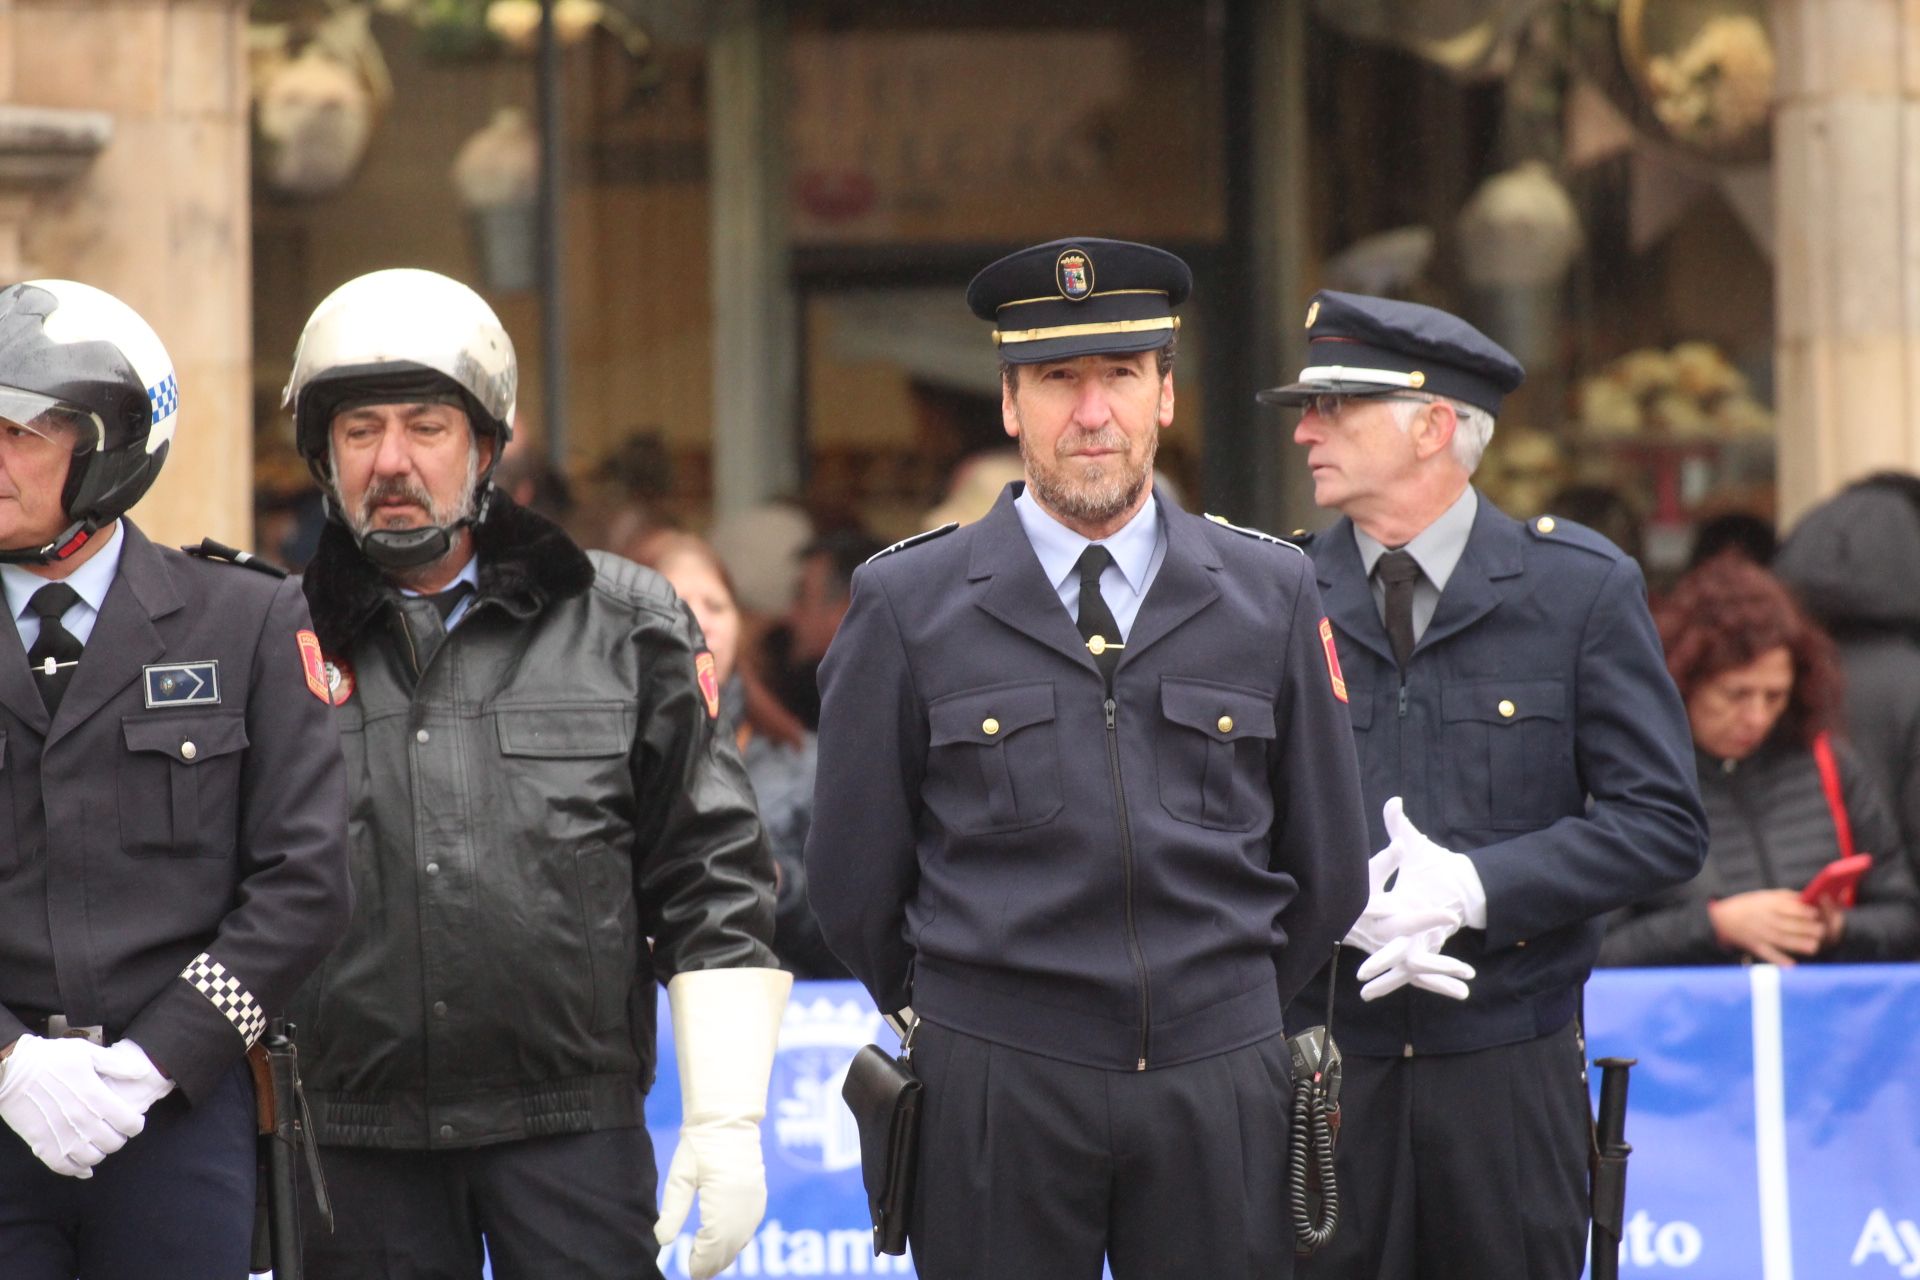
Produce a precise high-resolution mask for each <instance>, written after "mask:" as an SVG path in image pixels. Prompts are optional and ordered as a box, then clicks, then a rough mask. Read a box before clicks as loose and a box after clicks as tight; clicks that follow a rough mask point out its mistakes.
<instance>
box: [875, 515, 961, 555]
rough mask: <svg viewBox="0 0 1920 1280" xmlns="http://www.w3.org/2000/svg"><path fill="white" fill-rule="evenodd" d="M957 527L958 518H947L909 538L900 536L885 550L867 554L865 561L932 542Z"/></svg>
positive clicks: (958, 524) (958, 525)
mask: <svg viewBox="0 0 1920 1280" xmlns="http://www.w3.org/2000/svg"><path fill="white" fill-rule="evenodd" d="M959 527H960V522H959V521H958V520H949V521H948V522H947V523H946V524H943V525H941V526H940V527H939V528H938V529H929V530H927V531H926V532H925V533H916V534H914V535H913V536H912V537H911V538H902V539H900V541H898V542H896V543H894V544H893V545H892V546H890V547H887V548H886V549H885V550H882V551H876V552H874V553H873V554H872V555H870V556H868V557H867V563H868V564H872V563H873V562H874V561H875V560H878V559H879V558H880V557H881V556H890V555H892V554H893V553H894V552H896V551H905V550H906V549H907V548H908V547H917V546H919V545H920V544H921V543H923V542H932V541H933V540H934V539H935V538H944V537H946V536H947V535H948V534H950V533H952V532H953V531H954V530H955V529H958V528H959Z"/></svg>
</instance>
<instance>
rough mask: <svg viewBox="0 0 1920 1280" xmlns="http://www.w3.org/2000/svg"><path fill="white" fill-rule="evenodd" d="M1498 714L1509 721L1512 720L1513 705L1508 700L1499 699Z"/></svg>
mask: <svg viewBox="0 0 1920 1280" xmlns="http://www.w3.org/2000/svg"><path fill="white" fill-rule="evenodd" d="M1500 714H1501V715H1503V716H1505V717H1506V718H1507V719H1509V720H1511V719H1513V703H1512V702H1511V701H1510V700H1508V699H1506V698H1502V699H1500Z"/></svg>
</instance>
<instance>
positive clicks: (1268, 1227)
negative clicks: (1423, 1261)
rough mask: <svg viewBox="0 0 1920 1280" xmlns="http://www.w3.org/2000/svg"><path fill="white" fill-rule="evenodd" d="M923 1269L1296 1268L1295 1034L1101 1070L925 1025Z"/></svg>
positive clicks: (1011, 1273)
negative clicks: (1188, 1057)
mask: <svg viewBox="0 0 1920 1280" xmlns="http://www.w3.org/2000/svg"><path fill="white" fill-rule="evenodd" d="M913 1061H914V1066H915V1068H916V1069H917V1071H918V1073H919V1075H920V1078H921V1080H922V1081H923V1082H924V1084H925V1088H926V1094H925V1098H924V1101H923V1104H922V1111H921V1131H920V1167H919V1171H918V1185H917V1188H916V1191H915V1194H914V1204H913V1211H912V1214H911V1216H910V1217H909V1219H908V1240H909V1243H910V1245H911V1248H912V1252H913V1261H914V1266H915V1268H916V1270H917V1271H918V1273H919V1275H920V1276H921V1277H923V1280H980V1278H981V1277H987V1276H991V1277H993V1280H1099V1276H1100V1265H1101V1260H1102V1258H1103V1257H1104V1258H1105V1259H1107V1260H1108V1261H1109V1262H1110V1263H1111V1265H1112V1267H1113V1274H1114V1278H1115V1280H1167V1278H1168V1277H1175V1276H1205V1277H1207V1278H1208V1280H1240V1278H1242V1277H1244V1278H1246V1280H1254V1278H1255V1277H1257V1278H1258V1280H1286V1277H1289V1276H1291V1275H1292V1274H1293V1233H1292V1229H1291V1226H1290V1223H1289V1219H1288V1217H1287V1212H1286V1204H1285V1185H1286V1170H1285V1166H1286V1157H1287V1110H1286V1100H1287V1094H1288V1087H1289V1079H1290V1073H1289V1069H1288V1065H1287V1050H1286V1041H1285V1038H1284V1037H1283V1036H1280V1035H1278V1034H1275V1035H1274V1036H1272V1037H1270V1038H1269V1039H1267V1040H1263V1041H1261V1042H1260V1043H1258V1044H1254V1045H1250V1046H1248V1047H1247V1048H1244V1049H1238V1050H1235V1051H1233V1052H1231V1053H1224V1054H1220V1055H1219V1056H1217V1057H1213V1058H1207V1059H1204V1060H1202V1061H1199V1062H1192V1063H1187V1064H1184V1065H1181V1066H1176V1067H1163V1068H1159V1069H1157V1070H1151V1071H1139V1072H1127V1071H1102V1070H1098V1069H1096V1068H1092V1067H1082V1066H1074V1065H1072V1064H1069V1063H1064V1062H1058V1061H1055V1060H1053V1059H1050V1058H1042V1057H1038V1056H1036V1055H1034V1054H1030V1053H1023V1052H1021V1051H1019V1050H1017V1049H1010V1048H1007V1047H1006V1046H1004V1045H997V1044H992V1043H989V1042H988V1041H985V1040H979V1039H976V1038H974V1037H972V1036H967V1035H962V1034H960V1033H958V1032H956V1031H952V1030H950V1029H948V1028H945V1027H941V1026H937V1025H934V1024H932V1023H922V1025H921V1027H920V1031H919V1035H918V1037H917V1038H916V1040H915V1043H914V1051H913Z"/></svg>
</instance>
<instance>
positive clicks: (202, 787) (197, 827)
mask: <svg viewBox="0 0 1920 1280" xmlns="http://www.w3.org/2000/svg"><path fill="white" fill-rule="evenodd" d="M121 731H122V733H123V735H124V736H125V739H126V745H127V750H126V754H125V755H124V756H122V757H121V759H120V768H119V793H120V794H119V800H120V804H119V809H120V846H121V848H122V849H124V850H125V851H126V852H127V854H128V855H129V856H131V857H135V858H161V857H170V858H226V857H231V856H232V855H233V850H234V846H235V843H236V840H237V837H238V827H239V822H240V760H241V755H240V753H241V752H242V751H244V750H245V749H246V746H247V722H246V713H245V712H243V711H213V712H200V713H197V714H194V715H133V716H125V717H123V718H122V720H121Z"/></svg>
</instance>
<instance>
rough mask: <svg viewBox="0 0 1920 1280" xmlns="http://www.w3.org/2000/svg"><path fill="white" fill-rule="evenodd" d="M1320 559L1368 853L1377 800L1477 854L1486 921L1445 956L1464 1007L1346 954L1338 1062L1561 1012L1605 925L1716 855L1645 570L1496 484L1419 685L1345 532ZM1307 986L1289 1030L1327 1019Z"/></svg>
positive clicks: (1493, 1033)
mask: <svg viewBox="0 0 1920 1280" xmlns="http://www.w3.org/2000/svg"><path fill="white" fill-rule="evenodd" d="M1310 551H1311V554H1312V556H1313V559H1314V564H1315V567H1316V569H1317V571H1318V576H1319V580H1320V589H1321V592H1322V594H1323V595H1324V597H1325V599H1326V602H1327V610H1328V613H1329V614H1330V616H1331V617H1332V620H1333V626H1334V630H1335V633H1336V634H1337V637H1338V643H1339V649H1340V663H1341V666H1342V667H1343V669H1344V670H1345V672H1346V678H1347V691H1348V695H1349V696H1350V698H1351V699H1352V701H1351V703H1350V710H1351V711H1352V714H1353V736H1354V741H1355V743H1356V744H1357V746H1358V748H1359V752H1360V774H1361V780H1362V785H1363V787H1364V789H1365V791H1366V800H1367V821H1368V824H1369V826H1370V829H1371V831H1372V844H1371V846H1370V847H1371V848H1374V849H1379V848H1382V847H1384V846H1385V845H1386V842H1387V836H1386V830H1385V825H1384V821H1383V819H1382V818H1381V816H1380V809H1381V806H1382V805H1383V804H1384V803H1385V802H1386V800H1387V799H1388V797H1390V796H1396V795H1397V796H1403V797H1404V798H1405V801H1406V813H1407V817H1408V818H1409V819H1411V820H1412V821H1413V823H1414V825H1415V826H1417V827H1419V828H1420V830H1421V831H1423V832H1425V833H1426V835H1427V836H1429V837H1430V838H1432V839H1433V840H1434V841H1435V842H1436V843H1438V844H1440V845H1442V846H1444V847H1446V848H1448V849H1452V850H1454V851H1456V852H1459V853H1464V854H1467V855H1468V856H1469V857H1471V858H1472V859H1473V864H1474V867H1475V869H1476V870H1478V872H1479V873H1480V880H1481V883H1482V884H1484V885H1485V886H1486V891H1487V927H1486V929H1485V930H1484V931H1483V930H1478V929H1463V930H1461V931H1460V932H1459V933H1457V934H1455V935H1454V937H1453V938H1452V939H1451V940H1449V942H1448V944H1447V947H1446V953H1447V954H1448V955H1453V956H1458V957H1460V958H1461V959H1463V960H1465V961H1466V962H1467V963H1468V964H1471V965H1472V966H1473V967H1474V969H1475V970H1476V971H1477V976H1476V977H1475V978H1474V979H1473V981H1472V982H1471V983H1469V987H1470V992H1471V994H1470V995H1469V997H1468V999H1467V1000H1466V1001H1464V1002H1456V1001H1453V1000H1449V999H1446V998H1444V997H1442V996H1437V995H1433V994H1430V993H1428V992H1424V991H1417V990H1415V989H1414V988H1412V987H1403V988H1401V989H1400V990H1399V991H1397V992H1395V993H1394V994H1392V995H1390V996H1387V997H1386V998H1384V999H1381V1000H1378V1001H1374V1002H1372V1003H1363V1002H1362V1001H1361V999H1360V992H1359V987H1358V985H1357V983H1356V982H1355V980H1354V970H1355V969H1356V968H1357V967H1358V965H1359V962H1360V961H1361V960H1363V959H1365V956H1364V955H1363V954H1362V953H1361V952H1359V951H1357V950H1354V949H1353V948H1342V950H1341V953H1340V984H1339V991H1338V995H1337V997H1336V998H1337V1001H1338V1004H1337V1007H1336V1011H1335V1023H1334V1025H1335V1028H1336V1031H1335V1035H1336V1037H1337V1038H1338V1040H1339V1043H1340V1048H1341V1050H1342V1051H1343V1052H1346V1053H1361V1054H1394V1055H1401V1054H1406V1053H1408V1052H1414V1053H1422V1052H1426V1053H1434V1052H1438V1053H1453V1052H1459V1051H1462V1050H1469V1049H1480V1048H1487V1047H1490V1046H1493V1045H1501V1044H1511V1043H1516V1042H1519V1041H1522V1040H1530V1039H1533V1038H1535V1037H1537V1036H1542V1035H1546V1034H1548V1033H1550V1032H1553V1031H1556V1030H1558V1029H1559V1028H1560V1027H1562V1026H1564V1025H1566V1023H1567V1022H1568V1020H1570V1019H1571V1018H1572V1017H1573V1015H1574V1012H1575V1010H1576V1007H1577V1005H1578V1001H1579V994H1580V989H1581V987H1582V986H1583V985H1584V984H1585V982H1586V980H1587V974H1588V972H1589V971H1590V970H1591V969H1592V967H1593V961H1594V958H1595V956H1596V955H1597V954H1598V952H1599V947H1600V936H1601V934H1602V933H1603V932H1604V931H1605V930H1604V922H1603V920H1602V919H1601V917H1602V916H1603V915H1604V914H1605V913H1606V912H1608V911H1611V910H1613V909H1614V908H1616V907H1620V906H1624V905H1625V904H1627V903H1629V902H1634V901H1637V900H1638V899H1641V898H1644V897H1646V896H1647V895H1648V894H1651V893H1655V892H1657V891H1659V890H1661V889H1665V888H1667V887H1669V886H1671V885H1674V884H1678V883H1681V882H1683V881H1685V880H1688V879H1690V878H1692V876H1693V875H1694V874H1695V873H1696V872H1698V871H1699V869H1700V866H1701V864H1702V862H1703V861H1704V860H1705V858H1706V852H1707V827H1706V816H1705V814H1704V813H1703V811H1702V809H1701V805H1700V796H1699V790H1698V787H1697V784H1696V781H1695V774H1694V762H1693V738H1692V733H1691V730H1690V729H1689V728H1688V724H1687V715H1686V709H1685V707H1684V706H1683V705H1682V704H1681V701H1680V695H1679V692H1678V690H1676V689H1675V688H1674V685H1673V680H1672V679H1671V678H1670V677H1669V676H1668V675H1667V668H1666V661H1665V659H1664V657H1663V656H1662V654H1661V649H1660V639H1659V636H1658V635H1657V633H1656V632H1655V631H1654V627H1653V620H1652V619H1651V618H1650V617H1649V616H1648V613H1647V606H1646V588H1645V585H1644V583H1643V582H1642V581H1641V577H1640V570H1639V567H1638V566H1637V565H1636V564H1634V562H1633V561H1632V560H1631V559H1629V558H1628V557H1627V556H1626V555H1624V554H1623V553H1622V552H1621V551H1620V550H1619V549H1618V548H1617V547H1615V546H1614V545H1613V544H1612V543H1611V542H1608V541H1607V540H1606V539H1605V538H1603V537H1601V536H1600V535H1599V534H1597V533H1594V532H1593V531H1592V530H1589V529H1586V528H1583V527H1582V526H1580V525H1577V524H1574V523H1572V522H1570V521H1566V520H1552V519H1549V518H1546V517H1542V518H1541V519H1540V520H1538V521H1535V522H1533V523H1531V524H1523V523H1521V522H1520V521H1518V520H1515V519H1514V518H1513V517H1511V516H1508V515H1506V514H1505V513H1504V512H1502V511H1500V510H1499V509H1498V508H1497V507H1495V506H1494V505H1493V504H1492V503H1491V502H1488V501H1487V500H1486V499H1485V498H1484V497H1482V498H1481V499H1480V504H1479V510H1478V512H1477V514H1476V515H1475V517H1474V522H1473V532H1472V533H1471V534H1470V535H1469V537H1468V539H1467V548H1466V552H1465V553H1464V554H1463V555H1462V556H1461V558H1460V563H1459V565H1458V566H1457V567H1456V568H1455V569H1454V571H1453V576H1452V577H1451V578H1449V579H1448V581H1447V586H1446V590H1445V591H1443V592H1441V595H1440V602H1439V606H1438V607H1437V608H1436V609H1435V610H1434V615H1433V621H1432V622H1431V623H1430V624H1428V627H1427V630H1426V632H1425V633H1424V634H1423V635H1422V636H1421V637H1420V643H1419V645H1418V646H1417V647H1416V648H1415V649H1414V652H1413V656H1412V659H1411V660H1410V662H1409V663H1408V670H1407V672H1406V679H1405V682H1404V683H1403V682H1402V680H1401V673H1400V671H1399V669H1398V667H1396V666H1395V664H1394V661H1393V648H1392V645H1391V644H1390V643H1389V642H1388V640H1387V632H1386V627H1385V626H1384V625H1383V624H1382V622H1381V620H1380V612H1379V610H1378V608H1377V607H1376V606H1375V604H1374V601H1373V594H1372V591H1371V590H1370V588H1369V586H1368V583H1367V579H1366V575H1365V572H1364V570H1363V569H1362V568H1361V561H1360V551H1359V547H1358V546H1357V545H1356V544H1355V542H1354V537H1353V525H1352V523H1351V522H1350V521H1348V520H1344V519H1343V520H1341V521H1340V522H1339V523H1337V524H1335V525H1334V526H1333V527H1332V528H1330V529H1328V530H1326V531H1325V532H1323V533H1320V534H1318V535H1316V536H1315V537H1314V538H1313V540H1312V543H1311V546H1310ZM1322 990H1323V988H1321V987H1319V986H1317V985H1316V986H1314V987H1310V988H1309V989H1308V991H1307V992H1306V996H1305V998H1303V999H1302V1000H1301V1001H1300V1002H1299V1006H1298V1007H1297V1008H1296V1009H1293V1010H1290V1011H1289V1019H1288V1020H1289V1023H1290V1024H1292V1025H1296V1026H1306V1025H1309V1024H1311V1023H1312V1022H1315V1021H1319V1020H1322V1019H1324V1017H1325V1011H1324V1010H1323V1009H1320V1008H1319V1007H1318V1006H1319V1003H1320V1002H1321V1001H1322V1000H1323V999H1324V997H1323V996H1322V995H1321V994H1320V992H1321V991H1322Z"/></svg>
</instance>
